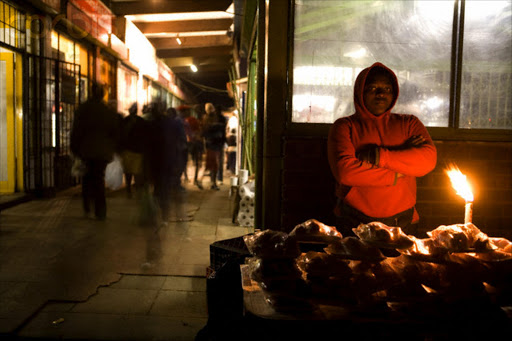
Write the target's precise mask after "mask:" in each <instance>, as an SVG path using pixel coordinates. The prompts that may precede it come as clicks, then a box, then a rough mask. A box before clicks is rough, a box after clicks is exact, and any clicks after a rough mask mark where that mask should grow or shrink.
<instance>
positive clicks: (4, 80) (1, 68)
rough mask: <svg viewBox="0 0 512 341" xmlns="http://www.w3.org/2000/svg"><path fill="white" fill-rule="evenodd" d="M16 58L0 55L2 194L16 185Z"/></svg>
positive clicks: (0, 189)
mask: <svg viewBox="0 0 512 341" xmlns="http://www.w3.org/2000/svg"><path fill="white" fill-rule="evenodd" d="M14 56H15V55H14V53H11V52H2V53H0V193H13V192H14V190H15V185H16V176H15V174H16V163H15V162H16V161H15V160H16V156H15V155H16V150H15V148H16V147H15V145H16V144H15V141H14V136H15V123H14V122H15V120H14V103H15V101H14V92H15V91H14Z"/></svg>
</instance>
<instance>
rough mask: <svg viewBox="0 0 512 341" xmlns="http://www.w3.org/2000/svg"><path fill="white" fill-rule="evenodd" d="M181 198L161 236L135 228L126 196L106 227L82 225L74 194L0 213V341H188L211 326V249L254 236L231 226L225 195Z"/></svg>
mask: <svg viewBox="0 0 512 341" xmlns="http://www.w3.org/2000/svg"><path fill="white" fill-rule="evenodd" d="M205 185H206V186H207V185H208V184H207V183H205ZM205 188H209V186H207V187H205ZM186 189H187V191H186V192H184V193H181V194H180V200H179V201H177V202H176V203H175V206H173V211H174V212H183V213H182V214H181V216H176V215H174V216H173V217H171V220H170V222H169V224H168V225H167V226H162V225H160V224H158V227H157V228H155V227H151V226H144V227H143V226H140V225H139V224H138V223H137V221H138V217H139V212H140V211H139V209H140V207H139V202H138V201H137V200H136V199H134V198H128V197H127V196H126V194H125V193H124V192H123V191H122V190H121V191H116V192H109V194H108V197H107V206H108V217H107V220H106V221H104V222H101V221H96V220H94V219H90V218H84V217H83V214H82V210H81V201H80V196H79V188H74V189H71V190H69V191H66V192H65V193H59V195H58V196H57V197H56V198H52V199H44V200H32V201H30V202H27V203H23V204H20V205H18V206H15V207H12V208H9V209H6V210H3V211H2V212H1V214H0V259H2V261H1V268H0V299H1V304H0V336H4V337H8V336H11V337H13V336H16V337H19V338H36V339H37V338H46V339H83V340H193V339H194V337H195V335H196V334H197V332H198V331H199V330H200V329H201V328H202V327H204V325H205V323H206V321H207V318H208V312H207V305H206V278H205V275H206V268H207V266H208V265H209V264H210V258H209V257H210V253H209V252H210V251H209V246H210V244H212V243H213V242H215V241H217V240H223V239H229V238H234V237H237V236H241V235H244V234H247V233H248V232H250V230H249V229H248V228H244V227H240V226H237V225H233V224H232V222H231V209H232V205H233V204H232V199H231V198H230V197H229V188H228V187H227V186H225V185H224V186H221V190H220V191H211V190H203V191H200V190H198V189H197V188H196V187H193V186H191V185H186ZM179 218H186V219H184V220H186V221H180V219H179Z"/></svg>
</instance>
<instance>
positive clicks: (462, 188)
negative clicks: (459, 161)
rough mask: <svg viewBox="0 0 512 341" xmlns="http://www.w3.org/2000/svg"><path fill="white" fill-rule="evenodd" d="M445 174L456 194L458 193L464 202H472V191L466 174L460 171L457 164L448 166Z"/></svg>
mask: <svg viewBox="0 0 512 341" xmlns="http://www.w3.org/2000/svg"><path fill="white" fill-rule="evenodd" d="M446 174H447V175H448V176H449V177H450V180H451V182H452V187H453V189H455V192H457V194H458V195H460V196H461V197H462V198H463V199H464V200H465V201H466V202H473V192H472V190H471V185H470V184H469V182H468V180H467V179H466V176H465V175H464V174H462V173H461V171H460V170H459V168H457V166H450V169H448V170H446Z"/></svg>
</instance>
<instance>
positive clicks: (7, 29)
mask: <svg viewBox="0 0 512 341" xmlns="http://www.w3.org/2000/svg"><path fill="white" fill-rule="evenodd" d="M26 32H27V30H26V16H25V14H23V13H21V12H20V11H19V10H17V9H16V8H14V7H13V6H11V5H8V4H6V3H4V2H1V1H0V42H2V43H5V44H7V45H10V46H12V47H15V48H19V49H25V47H26V37H27V34H26Z"/></svg>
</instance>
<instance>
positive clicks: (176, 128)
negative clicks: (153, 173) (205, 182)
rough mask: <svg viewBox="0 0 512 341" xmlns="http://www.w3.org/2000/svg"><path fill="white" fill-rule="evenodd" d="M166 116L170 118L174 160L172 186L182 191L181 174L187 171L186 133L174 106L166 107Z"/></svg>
mask: <svg viewBox="0 0 512 341" xmlns="http://www.w3.org/2000/svg"><path fill="white" fill-rule="evenodd" d="M167 116H168V117H169V119H170V120H171V128H172V133H171V138H172V142H171V144H172V148H173V151H172V152H173V156H172V158H173V159H174V160H175V161H174V165H173V174H172V177H173V180H172V188H173V189H177V190H180V191H184V190H185V187H183V185H182V184H181V176H182V175H183V174H185V175H186V173H187V154H188V151H187V135H186V133H185V125H184V122H183V119H182V118H181V117H180V116H179V115H178V111H177V110H176V109H175V108H172V107H169V108H167Z"/></svg>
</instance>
